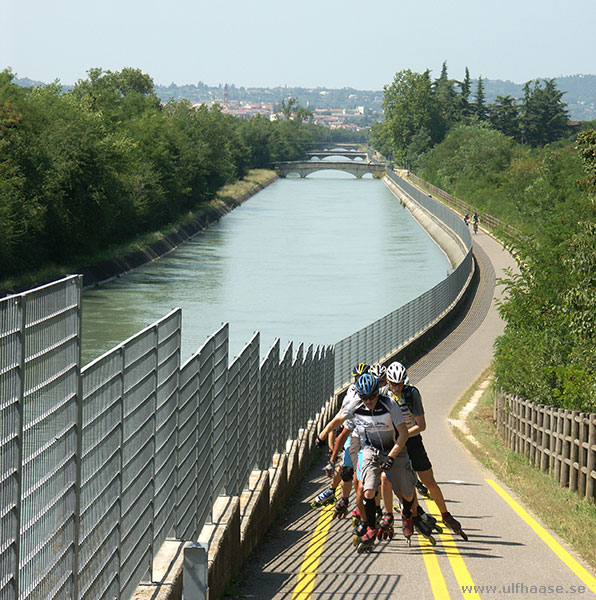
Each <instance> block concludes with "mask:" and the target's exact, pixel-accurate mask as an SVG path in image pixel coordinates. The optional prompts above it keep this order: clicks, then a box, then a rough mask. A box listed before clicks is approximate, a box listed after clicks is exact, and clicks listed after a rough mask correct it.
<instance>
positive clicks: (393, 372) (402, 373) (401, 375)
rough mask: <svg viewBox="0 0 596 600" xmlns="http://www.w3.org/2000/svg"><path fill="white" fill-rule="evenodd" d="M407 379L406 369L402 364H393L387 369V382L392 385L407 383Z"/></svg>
mask: <svg viewBox="0 0 596 600" xmlns="http://www.w3.org/2000/svg"><path fill="white" fill-rule="evenodd" d="M407 377H408V374H407V373H406V368H405V367H404V366H403V365H402V364H401V363H400V362H393V363H391V364H390V365H389V366H388V367H387V380H388V381H390V382H391V383H401V382H402V381H404V382H405V381H406V378H407Z"/></svg>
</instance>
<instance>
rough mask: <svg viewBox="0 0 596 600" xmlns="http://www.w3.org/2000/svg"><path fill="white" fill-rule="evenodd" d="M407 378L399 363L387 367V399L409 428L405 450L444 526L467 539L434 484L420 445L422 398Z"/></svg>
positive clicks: (402, 366)
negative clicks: (394, 406) (399, 411)
mask: <svg viewBox="0 0 596 600" xmlns="http://www.w3.org/2000/svg"><path fill="white" fill-rule="evenodd" d="M406 379H407V372H406V368H405V367H404V365H402V364H401V363H400V362H393V363H391V364H390V365H389V367H388V368H387V381H388V382H389V397H390V398H392V399H393V400H395V402H397V404H398V405H399V407H400V408H401V411H402V416H403V418H404V421H405V422H406V423H407V426H408V434H409V437H408V441H407V443H406V448H407V449H408V454H409V456H410V460H411V461H412V467H413V468H414V471H416V473H417V475H418V477H419V478H420V480H421V481H422V483H423V484H424V485H425V486H426V487H427V488H428V491H429V492H430V494H431V497H432V499H433V500H434V501H435V503H436V504H437V507H438V508H439V510H440V512H441V517H442V519H443V523H445V525H446V526H447V527H449V529H451V530H452V531H454V532H455V533H457V534H459V535H461V536H462V538H463V539H464V540H467V539H468V538H467V535H466V534H465V532H464V531H463V530H462V528H461V524H460V522H459V521H457V520H456V519H455V518H454V517H453V516H452V515H451V513H450V512H449V511H448V510H447V505H446V504H445V498H444V497H443V493H442V491H441V488H440V487H439V485H438V484H437V482H436V481H435V476H434V474H433V470H432V464H431V462H430V460H429V458H428V455H427V453H426V449H425V448H424V444H423V443H422V436H421V435H420V434H421V432H422V431H424V430H425V429H426V419H425V417H424V408H423V406H422V396H421V394H420V391H419V390H418V388H416V387H415V386H413V385H409V384H406V383H405V382H406ZM425 514H426V513H425ZM419 516H421V515H419ZM429 516H430V515H429ZM431 519H432V517H431Z"/></svg>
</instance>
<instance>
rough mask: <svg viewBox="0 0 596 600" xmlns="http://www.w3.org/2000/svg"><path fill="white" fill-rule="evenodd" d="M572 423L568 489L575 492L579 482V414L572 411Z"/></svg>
mask: <svg viewBox="0 0 596 600" xmlns="http://www.w3.org/2000/svg"><path fill="white" fill-rule="evenodd" d="M571 414H572V419H573V421H572V422H571V439H570V441H571V444H570V447H571V452H570V457H569V459H570V460H569V462H570V464H569V468H570V469H571V470H570V472H569V489H570V490H572V491H574V492H576V491H577V489H578V481H579V460H578V458H579V457H578V454H579V453H578V445H577V443H576V442H577V436H578V433H579V419H578V416H579V413H578V412H577V411H576V410H574V411H572V412H571Z"/></svg>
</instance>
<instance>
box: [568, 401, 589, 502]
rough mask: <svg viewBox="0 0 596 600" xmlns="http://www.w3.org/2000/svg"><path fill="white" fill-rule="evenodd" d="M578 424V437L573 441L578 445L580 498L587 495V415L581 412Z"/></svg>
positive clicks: (578, 491)
mask: <svg viewBox="0 0 596 600" xmlns="http://www.w3.org/2000/svg"><path fill="white" fill-rule="evenodd" d="M578 417H579V423H578V435H577V437H576V438H574V439H573V440H572V443H573V444H577V493H578V495H579V497H580V498H583V497H584V496H585V495H586V479H587V470H586V446H587V445H588V444H587V439H588V428H587V427H586V414H585V413H583V412H580V413H579V415H578Z"/></svg>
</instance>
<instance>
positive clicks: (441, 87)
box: [426, 62, 461, 135]
mask: <svg viewBox="0 0 596 600" xmlns="http://www.w3.org/2000/svg"><path fill="white" fill-rule="evenodd" d="M454 86H455V81H453V80H452V79H449V76H448V75H447V62H443V67H442V69H441V75H440V76H439V78H438V79H436V80H435V82H434V84H433V90H434V94H435V99H436V102H437V105H438V109H439V111H440V114H441V118H442V120H443V122H444V124H445V125H444V126H445V129H447V130H449V129H450V128H451V126H452V125H454V124H455V123H456V122H457V121H459V120H460V118H461V109H460V100H459V99H458V97H457V93H456V92H455V87H454ZM426 135H429V132H428V131H427V132H426Z"/></svg>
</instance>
